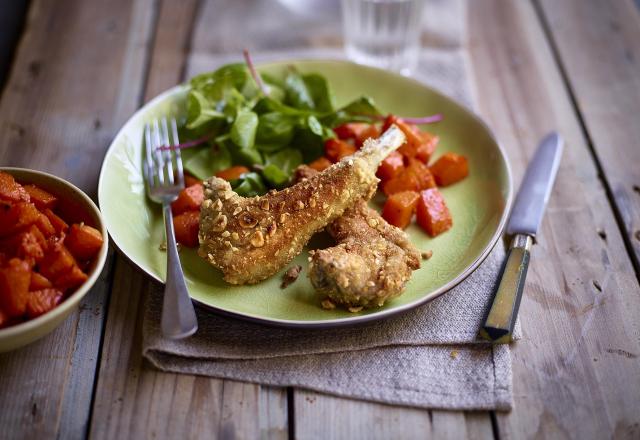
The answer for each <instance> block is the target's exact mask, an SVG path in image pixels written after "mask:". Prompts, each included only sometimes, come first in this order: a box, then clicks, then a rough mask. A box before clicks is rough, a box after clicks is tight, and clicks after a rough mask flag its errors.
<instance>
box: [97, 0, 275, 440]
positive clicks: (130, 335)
mask: <svg viewBox="0 0 640 440" xmlns="http://www.w3.org/2000/svg"><path fill="white" fill-rule="evenodd" d="M197 10H198V2H197V1H196V0H193V1H189V2H177V1H163V2H161V4H160V10H159V15H158V23H157V26H156V35H155V39H154V42H153V51H152V55H151V62H150V66H149V69H148V72H149V75H148V80H147V87H146V92H145V97H144V99H145V100H148V99H150V98H152V97H153V96H155V95H156V94H158V93H160V92H161V91H163V90H165V89H166V88H168V87H171V86H173V85H175V84H177V83H178V82H180V81H182V79H183V78H182V76H183V70H184V64H185V57H186V56H187V54H188V48H189V45H190V38H191V30H192V23H193V21H194V17H195V16H196V12H197ZM203 25H204V23H203ZM157 288H159V287H158V286H157V285H156V284H155V283H153V282H151V281H149V280H148V279H147V277H146V276H144V275H143V274H141V273H140V272H138V271H136V270H135V269H134V268H133V266H132V265H131V264H130V263H129V262H127V261H126V259H125V258H124V257H120V256H119V257H118V261H117V264H116V272H115V276H114V284H113V289H112V299H111V304H110V308H109V319H108V321H107V325H106V332H105V338H104V341H105V342H104V349H103V352H102V353H103V354H102V362H101V366H100V374H99V379H98V383H97V388H96V396H95V401H94V408H93V417H92V422H91V437H92V438H149V437H154V438H212V437H218V438H273V439H282V438H285V437H286V436H287V397H286V391H285V390H284V389H275V388H268V387H261V386H260V385H255V384H248V383H242V382H233V381H225V380H218V379H211V378H207V377H197V376H189V375H179V374H172V373H164V372H160V371H157V370H155V369H153V368H152V367H150V366H148V365H146V364H145V363H144V361H143V359H142V356H141V353H142V346H141V342H142V341H141V339H142V333H141V330H142V329H141V323H142V303H143V300H144V297H145V296H146V295H148V294H149V291H150V289H157Z"/></svg>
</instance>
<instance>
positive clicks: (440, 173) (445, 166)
mask: <svg viewBox="0 0 640 440" xmlns="http://www.w3.org/2000/svg"><path fill="white" fill-rule="evenodd" d="M429 169H430V170H431V172H432V173H433V176H434V177H435V179H436V183H437V184H438V185H439V186H447V185H451V184H453V183H456V182H459V181H460V180H462V179H464V178H465V177H467V176H468V175H469V164H468V163H467V158H466V157H464V156H461V155H459V154H455V153H445V154H443V155H442V156H441V157H440V158H438V160H436V161H435V162H434V163H433V165H431V167H429Z"/></svg>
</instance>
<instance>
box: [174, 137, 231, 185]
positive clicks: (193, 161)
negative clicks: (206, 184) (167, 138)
mask: <svg viewBox="0 0 640 440" xmlns="http://www.w3.org/2000/svg"><path fill="white" fill-rule="evenodd" d="M182 163H183V166H184V169H185V170H187V171H188V172H189V173H191V174H193V175H194V176H195V177H197V178H198V179H202V180H204V179H207V178H209V177H211V176H213V175H214V174H215V173H217V172H218V171H222V170H226V169H227V168H230V167H231V166H232V165H233V160H232V159H231V153H229V150H228V149H227V147H225V146H224V145H220V144H218V145H215V146H213V147H212V146H210V145H207V146H205V147H202V148H199V149H197V150H195V149H191V150H184V151H183V152H182Z"/></svg>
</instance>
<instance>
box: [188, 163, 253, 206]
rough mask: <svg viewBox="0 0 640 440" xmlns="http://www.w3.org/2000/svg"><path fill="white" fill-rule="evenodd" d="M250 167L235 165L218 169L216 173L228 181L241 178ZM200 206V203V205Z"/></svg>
mask: <svg viewBox="0 0 640 440" xmlns="http://www.w3.org/2000/svg"><path fill="white" fill-rule="evenodd" d="M248 172H249V168H247V167H243V166H242V165H235V166H232V167H229V168H227V169H225V170H222V171H218V172H217V173H216V177H219V178H221V179H224V180H226V181H227V182H231V181H232V180H236V179H239V178H240V176H242V175H243V174H244V173H248ZM198 206H199V205H198Z"/></svg>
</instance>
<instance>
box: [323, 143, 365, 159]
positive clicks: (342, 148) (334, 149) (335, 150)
mask: <svg viewBox="0 0 640 440" xmlns="http://www.w3.org/2000/svg"><path fill="white" fill-rule="evenodd" d="M356 150H357V149H356V147H355V145H352V144H350V143H349V142H346V141H341V140H339V139H327V141H326V142H325V143H324V155H325V156H326V157H327V159H329V160H330V161H331V162H333V163H336V162H339V161H340V159H342V158H343V157H346V156H351V155H352V154H353V153H355V152H356Z"/></svg>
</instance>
